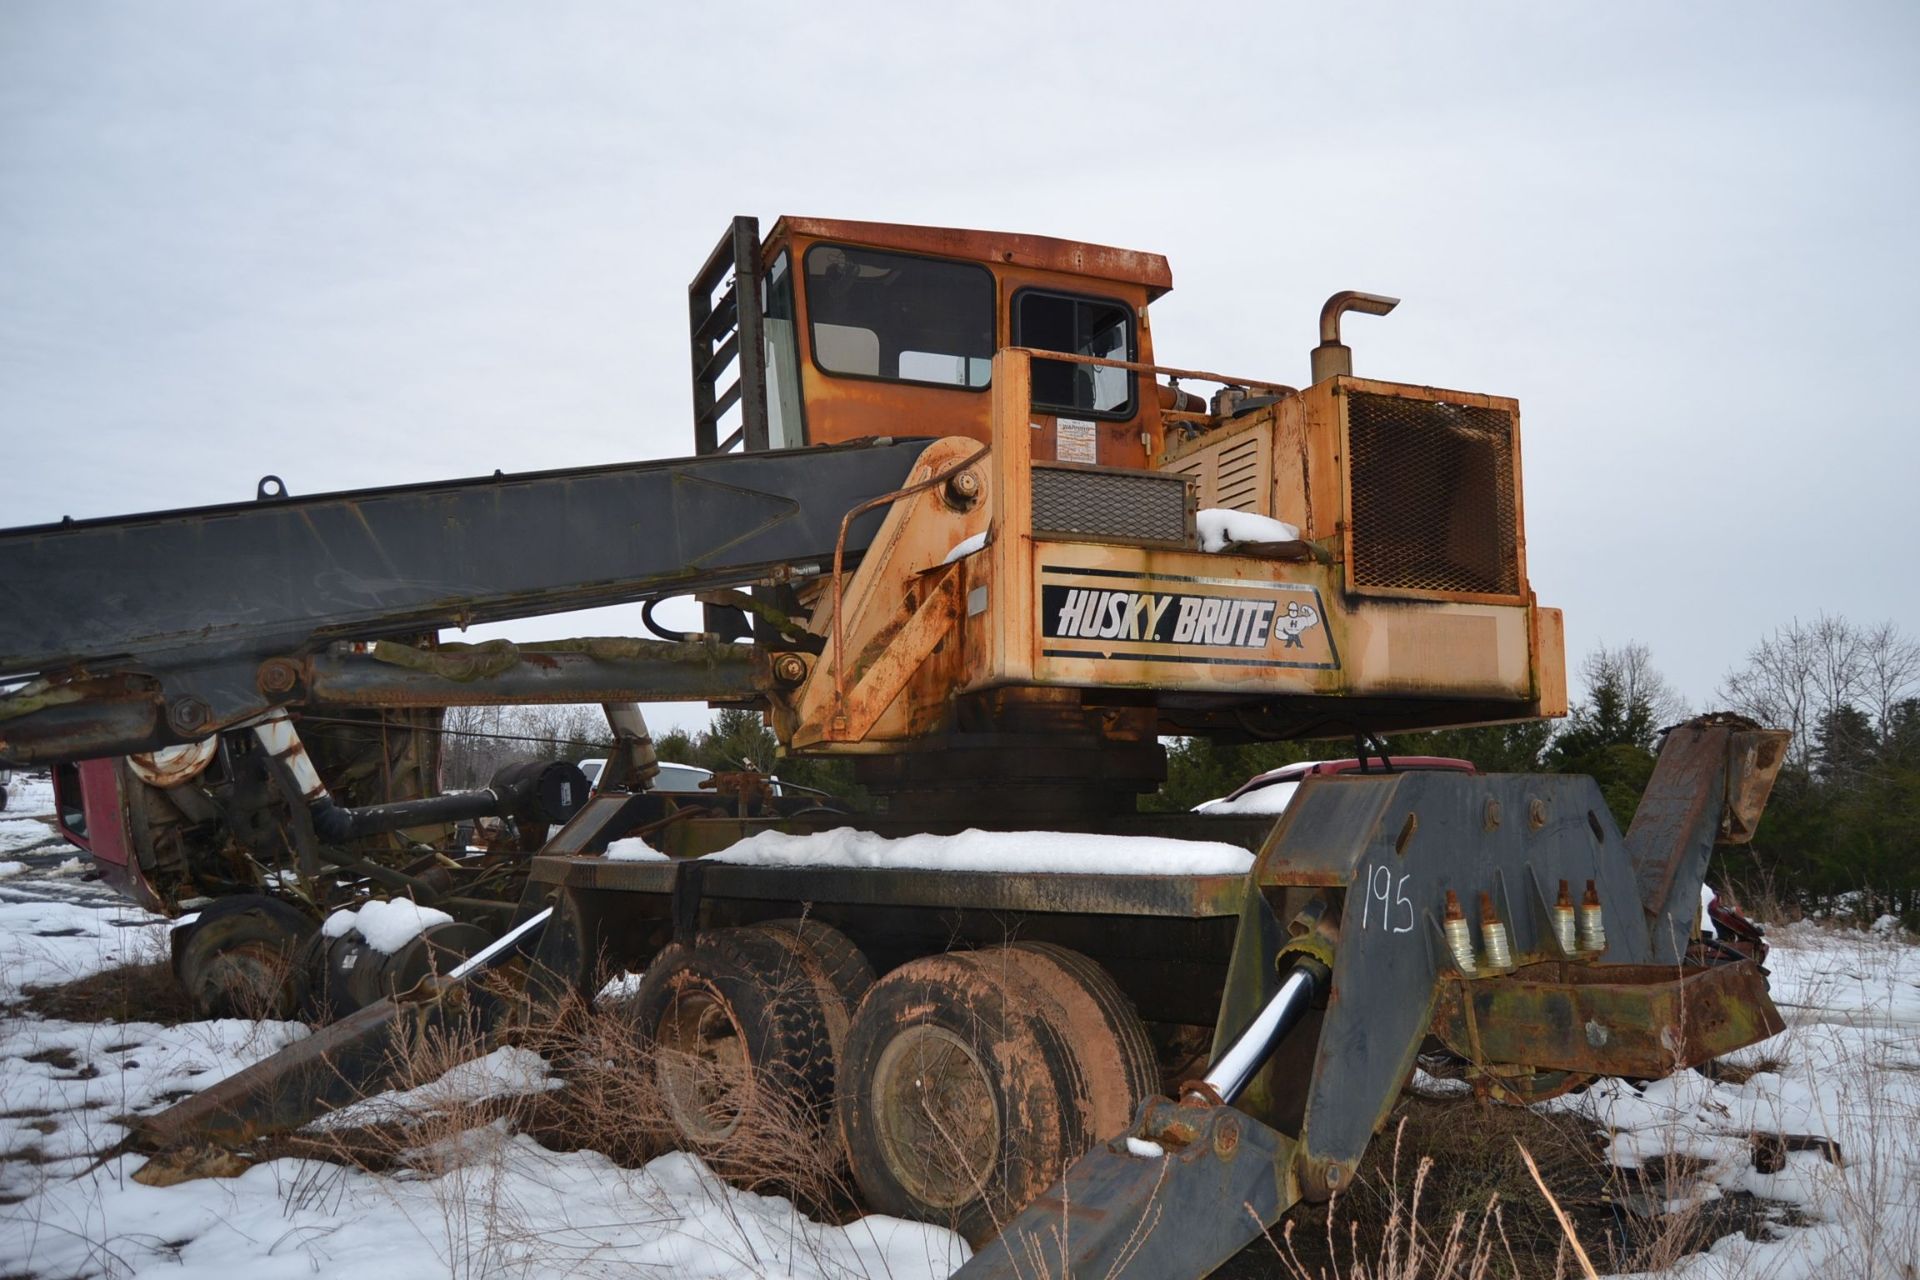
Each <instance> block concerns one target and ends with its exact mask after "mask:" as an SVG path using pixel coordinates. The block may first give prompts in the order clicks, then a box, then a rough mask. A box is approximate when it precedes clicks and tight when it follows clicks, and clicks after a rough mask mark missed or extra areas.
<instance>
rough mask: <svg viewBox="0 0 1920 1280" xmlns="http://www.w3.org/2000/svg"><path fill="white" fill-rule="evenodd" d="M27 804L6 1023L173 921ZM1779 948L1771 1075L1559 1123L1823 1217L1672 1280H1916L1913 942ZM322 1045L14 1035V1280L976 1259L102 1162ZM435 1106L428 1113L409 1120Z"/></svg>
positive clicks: (1919, 1158)
mask: <svg viewBox="0 0 1920 1280" xmlns="http://www.w3.org/2000/svg"><path fill="white" fill-rule="evenodd" d="M16 797H17V799H16V802H15V804H14V805H13V806H12V807H10V809H9V810H8V812H7V813H6V814H5V815H0V863H4V862H10V861H17V862H23V863H26V864H27V865H26V868H25V869H24V870H22V871H20V872H18V873H14V874H7V875H0V1004H4V1002H6V1001H8V1000H11V999H12V998H14V996H15V995H16V994H17V992H18V989H19V987H20V986H21V985H22V984H25V983H42V982H54V981H61V980H65V979H68V978H72V977H78V976H82V975H84V974H86V973H90V972H95V971H98V970H100V969H103V968H107V967H110V966H112V965H115V964H119V963H122V962H125V961H127V960H142V959H152V958H158V957H159V956H162V955H164V946H165V924H164V922H162V921H159V920H158V919H157V918H155V917H152V916H149V915H147V914H146V913H144V912H141V911H139V910H137V909H133V908H130V907H127V906H126V905H124V904H123V903H121V902H120V901H119V900H118V899H116V898H115V897H114V896H113V895H111V894H109V893H107V892H105V891H104V890H103V889H101V888H100V887H99V886H98V885H97V884H93V883H89V882H87V881H85V880H83V879H82V878H81V873H82V871H83V870H84V868H82V867H79V866H77V865H71V864H70V862H69V857H70V853H71V851H70V850H68V849H67V848H66V847H65V846H64V845H61V844H59V843H58V841H57V838H54V837H52V835H51V828H50V825H49V823H48V821H47V819H48V816H49V814H48V811H49V810H50V808H51V795H50V793H49V792H47V791H46V789H45V787H44V784H35V783H32V782H28V783H26V784H25V785H24V786H21V787H20V788H18V790H17V791H16ZM1773 941H1774V943H1775V951H1774V956H1773V968H1774V983H1775V991H1776V994H1777V997H1778V999H1779V1001H1780V1003H1781V1006H1782V1009H1783V1011H1784V1013H1785V1014H1786V1016H1787V1019H1788V1022H1789V1024H1790V1025H1789V1029H1788V1030H1787V1032H1786V1033H1785V1034H1784V1035H1782V1036H1780V1037H1777V1038H1775V1039H1774V1040H1772V1041H1769V1042H1768V1043H1766V1044H1764V1045H1759V1046H1756V1047H1755V1048H1753V1049H1750V1050H1748V1051H1746V1052H1745V1053H1743V1054H1741V1055H1739V1060H1740V1061H1742V1062H1744V1063H1746V1064H1748V1065H1758V1064H1762V1063H1777V1064H1778V1068H1777V1070H1768V1071H1763V1072H1760V1073H1758V1074H1755V1075H1753V1076H1752V1077H1751V1078H1749V1079H1747V1080H1745V1081H1744V1082H1743V1083H1739V1084H1732V1083H1727V1082H1725V1081H1722V1082H1714V1081H1709V1080H1708V1079H1706V1078H1705V1077H1703V1076H1700V1075H1698V1074H1696V1073H1692V1072H1688V1073H1683V1074H1682V1075H1680V1076H1677V1077H1675V1078H1674V1079H1672V1080H1669V1081H1662V1082H1658V1083H1655V1084H1652V1085H1650V1086H1648V1087H1646V1088H1645V1089H1643V1090H1635V1089H1633V1088H1631V1087H1629V1086H1626V1085H1624V1084H1616V1083H1609V1084H1606V1085H1603V1086H1601V1087H1598V1088H1596V1089H1594V1090H1592V1091H1590V1092H1589V1093H1587V1094H1585V1095H1581V1096H1577V1097H1574V1098H1570V1099H1566V1100H1562V1101H1561V1102H1560V1103H1557V1104H1551V1105H1561V1106H1575V1107H1579V1108H1582V1109H1583V1110H1585V1111H1587V1112H1589V1113H1590V1114H1592V1115H1593V1116H1594V1117H1595V1118H1596V1120H1597V1121H1599V1122H1600V1123H1602V1124H1604V1125H1606V1126H1608V1127H1609V1128H1610V1129H1611V1130H1612V1131H1613V1132H1614V1138H1613V1145H1614V1154H1615V1158H1616V1160H1617V1161H1619V1162H1620V1163H1622V1164H1628V1165H1631V1164H1634V1163H1636V1162H1645V1161H1648V1160H1651V1159H1654V1158H1655V1157H1662V1156H1671V1155H1675V1154H1684V1155H1687V1156H1691V1157H1694V1158H1695V1159H1697V1160H1699V1161H1701V1162H1703V1167H1704V1170H1705V1174H1704V1180H1703V1182H1702V1183H1701V1184H1700V1185H1698V1186H1696V1187H1693V1188H1691V1189H1682V1190H1680V1191H1676V1193H1675V1194H1676V1195H1677V1196H1680V1197H1682V1198H1684V1197H1687V1196H1691V1197H1693V1198H1695V1199H1700V1200H1706V1199H1711V1198H1714V1197H1719V1196H1725V1195H1728V1194H1731V1193H1737V1192H1746V1193H1750V1194H1752V1195H1756V1196H1759V1197H1761V1198H1763V1199H1764V1200H1767V1201H1778V1202H1781V1204H1782V1205H1783V1206H1793V1207H1794V1208H1795V1209H1796V1210H1797V1212H1798V1213H1799V1214H1801V1215H1803V1216H1804V1217H1805V1218H1806V1219H1807V1220H1809V1225H1805V1226H1796V1227H1782V1228H1780V1229H1779V1230H1778V1233H1777V1238H1775V1239H1773V1240H1770V1241H1767V1242H1763V1243H1754V1242H1750V1241H1747V1240H1745V1239H1744V1238H1742V1237H1740V1236H1732V1237H1729V1238H1727V1239H1724V1240H1721V1241H1720V1242H1719V1243H1718V1244H1716V1245H1715V1246H1714V1247H1713V1249H1712V1250H1711V1251H1710V1252H1709V1253H1706V1254H1699V1255H1695V1256H1693V1257H1690V1258H1688V1259H1685V1260H1683V1261H1682V1262H1681V1263H1680V1264H1679V1265H1678V1266H1677V1267H1676V1268H1675V1269H1674V1270H1672V1271H1670V1272H1668V1273H1665V1274H1669V1275H1678V1276H1683V1277H1686V1280H1718V1278H1720V1277H1726V1278H1728V1280H1731V1278H1732V1277H1736V1276H1738V1277H1749V1276H1757V1277H1779V1278H1780V1280H1799V1278H1801V1277H1812V1276H1821V1277H1832V1276H1850V1277H1851V1276H1860V1277H1868V1278H1870V1280H1881V1278H1882V1277H1884V1278H1885V1280H1912V1277H1914V1276H1915V1274H1916V1272H1915V1271H1914V1270H1913V1265H1914V1260H1915V1259H1916V1258H1920V1208H1916V1199H1917V1198H1920V947H1916V946H1914V945H1911V944H1910V943H1908V942H1905V941H1902V940H1900V939H1898V938H1896V937H1895V936H1893V934H1892V933H1891V932H1890V931H1889V932H1883V933H1882V934H1879V935H1874V934H1862V933H1852V932H1838V931H1826V930H1821V929H1818V928H1815V927H1813V926H1808V925H1801V926H1794V927H1791V928H1786V929H1781V930H1776V931H1775V932H1774V933H1773ZM304 1033H305V1032H304V1028H301V1027H299V1026H297V1025H295V1024H289V1023H247V1022H211V1023H187V1024H184V1025H181V1026H177V1027H171V1028H168V1027H160V1026H155V1025H151V1024H142V1023H113V1022H101V1023H72V1022H60V1021H53V1020H46V1019H40V1018H35V1017H31V1016H27V1015H23V1014H17V1013H16V1014H13V1015H10V1016H6V1017H4V1018H0V1276H7V1277H12V1276H15V1275H21V1276H26V1275H31V1276H44V1277H65V1276H115V1277H119V1276H155V1277H170V1278H171V1277H182V1278H187V1280H190V1278H191V1277H195V1276H210V1277H211V1276H220V1277H231V1276H235V1275H244V1276H245V1277H247V1280H270V1278H271V1277H278V1276H287V1277H293V1276H311V1275H335V1274H338V1275H351V1276H353V1277H355V1280H380V1278H382V1277H387V1276H393V1277H396V1278H399V1277H404V1278H405V1280H414V1278H416V1277H423V1276H434V1275H447V1276H453V1277H468V1276H482V1275H512V1276H516V1277H518V1276H526V1277H545V1276H555V1277H558V1276H602V1275H605V1276H614V1275H620V1276H632V1275H640V1276H660V1277H667V1276H674V1277H727V1278H728V1280H737V1278H740V1277H749V1276H800V1277H816V1276H817V1277H834V1278H836V1280H838V1278H841V1277H861V1278H862V1280H878V1278H880V1277H891V1278H892V1280H936V1278H937V1277H942V1276H945V1275H947V1274H948V1273H949V1272H950V1271H951V1270H952V1269H953V1268H954V1267H956V1266H957V1265H958V1264H959V1263H960V1262H961V1261H963V1260H964V1259H965V1258H966V1256H967V1249H966V1245H965V1244H964V1243H962V1242H961V1241H960V1240H959V1239H958V1238H957V1237H954V1236H952V1235H951V1234H949V1233H947V1232H944V1231H940V1230H937V1229H934V1228H928V1227H922V1226H919V1225H916V1224H911V1223H904V1222H900V1221H897V1220H894V1219H888V1218H880V1217H870V1218H866V1219H862V1220H860V1221H858V1222H855V1223H853V1224H851V1225H849V1226H846V1227H832V1226H825V1225H821V1224H817V1223H813V1222H810V1221H808V1220H807V1219H806V1218H805V1217H803V1216H802V1215H801V1214H800V1213H798V1212H797V1211H796V1210H795V1209H794V1207H793V1206H792V1205H791V1204H790V1203H789V1202H788V1201H786V1200H783V1199H779V1198H775V1197H766V1196H756V1195H750V1194H746V1193H742V1192H738V1191H735V1190H732V1189H730V1188H728V1187H727V1186H725V1185H724V1184H723V1183H721V1182H720V1181H719V1180H717V1179H716V1178H714V1177H713V1175H712V1174H711V1173H709V1172H708V1171H707V1170H706V1168H705V1167H704V1166H702V1165H701V1164H700V1162H699V1161H698V1160H697V1159H694V1158H693V1157H690V1156H685V1155H669V1156H664V1157H661V1158H660V1159H657V1160H655V1161H653V1162H652V1163H650V1164H648V1165H647V1166H646V1167H645V1168H642V1169H623V1168H621V1167H619V1166H617V1165H615V1164H613V1163H611V1162H610V1161H608V1160H606V1159H604V1158H603V1157H601V1156H599V1155H597V1154H594V1153H591V1152H576V1153H571V1154H557V1153H555V1152H552V1151H549V1150H546V1149H544V1148H542V1147H540V1146H539V1145H537V1144H536V1143H534V1142H533V1141H531V1140H530V1139H528V1138H525V1137H522V1136H517V1135H514V1134H510V1133H507V1132H504V1131H502V1130H499V1129H487V1130H481V1131H479V1132H477V1133H470V1134H468V1135H467V1137H466V1138H465V1140H464V1141H463V1144H462V1147H461V1154H460V1156H459V1158H457V1159H450V1160H447V1161H445V1164H446V1165H447V1166H449V1167H447V1168H446V1171H445V1172H441V1173H438V1174H437V1175H430V1174H427V1173H423V1172H419V1171H409V1172H406V1173H401V1174H389V1175H375V1174H369V1173H364V1172H361V1171H359V1170H355V1169H350V1168H347V1167H344V1166H340V1165H334V1164H328V1163H322V1162H318V1161H296V1160H278V1161H274V1162H271V1163H268V1164H263V1165H259V1166H256V1167H254V1168H252V1169H249V1170H247V1171H246V1172H245V1173H244V1174H242V1175H240V1176H239V1177H234V1178H210V1179H203V1180H200V1181H194V1182H188V1183H183V1184H180V1185H177V1186H172V1187H165V1188H159V1187H149V1186H144V1185H141V1184H139V1183H135V1182H134V1181H132V1179H131V1176H130V1175H131V1174H132V1172H133V1171H134V1170H135V1169H136V1168H138V1167H139V1165H140V1163H141V1162H140V1160H139V1158H137V1157H116V1158H112V1159H108V1160H106V1161H105V1162H103V1163H100V1164H99V1165H98V1167H93V1164H94V1160H95V1158H96V1154H95V1153H100V1152H104V1151H106V1150H108V1149H109V1148H111V1147H112V1146H113V1144H114V1143H115V1142H117V1141H118V1140H119V1139H120V1138H121V1137H122V1136H123V1135H124V1133H125V1129H124V1128H123V1126H122V1125H121V1124H119V1123H117V1120H116V1118H117V1117H122V1116H127V1115H132V1114H139V1113H142V1112H148V1111H152V1110H156V1109H158V1108H159V1107H161V1106H164V1105H165V1104H166V1103H167V1102H168V1101H170V1100H171V1099H172V1098H174V1097H177V1096H179V1094H180V1093H181V1092H182V1091H185V1090H190V1089H195V1088H199V1087H203V1086H204V1085H206V1084H209V1083H211V1082H213V1081H214V1080H217V1079H219V1078H221V1077H222V1076H224V1075H226V1074H228V1073H230V1072H232V1071H235V1070H238V1069H239V1068H240V1067H241V1066H243V1065H245V1064H246V1063H248V1062H251V1061H254V1060H256V1059H258V1058H260V1057H262V1056H264V1055H266V1054H267V1053H270V1052H272V1051H273V1050H274V1049H276V1048H277V1047H279V1046H280V1045H282V1044H284V1043H287V1042H288V1041H289V1040H290V1039H292V1038H294V1037H296V1036H299V1035H302V1034H304ZM530 1057H531V1055H526V1054H524V1053H522V1052H521V1051H502V1053H501V1054H496V1055H495V1057H494V1059H492V1060H490V1061H489V1062H488V1063H486V1064H482V1065H479V1066H477V1067H476V1068H475V1069H472V1070H464V1071H462V1072H459V1073H457V1074H455V1075H453V1076H451V1077H450V1078H449V1080H448V1081H446V1082H443V1084H444V1085H445V1086H446V1087H447V1088H449V1089H451V1090H453V1092H455V1093H457V1094H459V1095H461V1096H467V1097H472V1096H481V1095H484V1094H486V1093H489V1092H496V1091H498V1090H499V1089H500V1088H501V1087H502V1082H503V1081H506V1082H509V1084H510V1085H511V1087H516V1088H525V1089H546V1088H551V1087H552V1081H551V1080H550V1079H549V1078H547V1076H546V1074H545V1072H544V1070H543V1068H542V1067H541V1066H540V1064H539V1063H538V1061H537V1060H534V1061H531V1062H530V1061H528V1059H529V1058H530ZM421 1102H422V1099H421V1097H420V1096H419V1095H417V1094H416V1095H410V1096H408V1097H407V1098H405V1099H403V1100H401V1103H400V1105H403V1106H417V1105H421ZM390 1105H391V1104H390ZM1756 1131H1758V1132H1763V1133H1764V1132H1776V1131H1777V1132H1786V1133H1791V1134H1798V1135H1811V1136H1818V1137H1822V1138H1827V1139H1831V1140H1833V1141H1834V1142H1835V1143H1837V1144H1838V1147H1839V1151H1840V1154H1841V1156H1842V1163H1840V1164H1838V1165H1835V1164H1833V1163H1830V1162H1829V1161H1828V1160H1827V1159H1826V1158H1825V1157H1824V1156H1823V1155H1822V1154H1821V1153H1820V1152H1818V1151H1816V1150H1793V1151H1788V1152H1787V1153H1786V1154H1785V1161H1784V1166H1783V1167H1781V1168H1780V1169H1778V1171H1776V1172H1771V1173H1762V1172H1759V1171H1757V1170H1756V1169H1755V1167H1754V1161H1753V1159H1752V1144H1751V1142H1750V1140H1749V1135H1750V1134H1752V1133H1754V1132H1756ZM1593 1243H1595V1242H1589V1244H1590V1245H1592V1244H1593ZM1596 1252H1598V1251H1597V1250H1596ZM1601 1256H1604V1254H1602V1255H1601Z"/></svg>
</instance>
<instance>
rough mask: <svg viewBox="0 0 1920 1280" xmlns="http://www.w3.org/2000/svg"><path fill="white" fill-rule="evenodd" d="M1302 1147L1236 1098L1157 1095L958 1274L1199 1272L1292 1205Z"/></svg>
mask: <svg viewBox="0 0 1920 1280" xmlns="http://www.w3.org/2000/svg"><path fill="white" fill-rule="evenodd" d="M1148 1135H1151V1136H1148ZM1293 1149H1294V1142H1293V1139H1291V1138H1288V1137H1286V1136H1285V1135H1283V1134H1280V1133H1277V1132H1275V1131H1274V1130H1272V1129H1269V1128H1268V1127H1267V1126H1266V1125H1263V1124H1261V1123H1260V1122H1259V1121H1257V1120H1255V1119H1253V1118H1252V1117H1251V1116H1248V1115H1246V1114H1245V1113H1244V1112H1241V1111H1236V1110H1235V1109H1234V1108H1232V1107H1216V1106H1208V1105H1205V1104H1198V1103H1173V1102H1168V1101H1167V1100H1166V1099H1164V1098H1152V1099H1149V1100H1148V1101H1147V1102H1146V1103H1145V1104H1143V1105H1142V1106H1141V1109H1140V1114H1139V1115H1138V1116H1136V1117H1135V1119H1134V1124H1133V1128H1132V1130H1131V1132H1130V1133H1129V1134H1128V1135H1127V1136H1126V1137H1121V1138H1116V1139H1114V1140H1113V1141H1112V1142H1109V1143H1105V1144H1103V1145H1101V1146H1098V1147H1095V1148H1094V1149H1093V1150H1092V1151H1089V1152H1088V1153H1087V1154H1086V1155H1084V1156H1082V1157H1080V1159H1078V1160H1076V1161H1075V1162H1074V1164H1073V1166H1072V1167H1071V1168H1070V1169H1068V1170H1067V1175H1066V1177H1065V1178H1064V1179H1062V1180H1061V1181H1060V1182H1058V1183H1056V1184H1055V1185H1054V1186H1053V1187H1052V1188H1051V1189H1049V1190H1048V1191H1047V1192H1046V1193H1045V1194H1044V1195H1042V1196H1040V1198H1039V1199H1037V1200H1035V1201H1034V1202H1033V1203H1031V1204H1029V1205H1028V1206H1027V1207H1026V1208H1025V1209H1023V1210H1022V1211H1021V1212H1020V1214H1019V1216H1018V1217H1016V1218H1015V1219H1014V1220H1013V1221H1012V1222H1011V1223H1009V1224H1007V1227H1006V1229H1005V1230H1003V1231H1002V1232H1001V1233H1000V1234H999V1235H998V1236H997V1237H995V1238H994V1239H993V1241H991V1242H990V1243H989V1244H987V1245H986V1246H985V1247H984V1248H983V1249H981V1250H980V1252H979V1253H977V1254H975V1255H974V1256H973V1259H972V1261H970V1262H968V1263H967V1264H966V1265H965V1266H963V1267H961V1268H960V1270H959V1271H957V1272H955V1273H954V1280H990V1278H991V1280H1016V1277H1017V1278H1018V1280H1035V1278H1036V1277H1046V1278H1049V1280H1066V1277H1069V1276H1104V1277H1109V1280H1112V1278H1115V1277H1132V1278H1133V1280H1182V1278H1183V1277H1194V1278H1195V1280H1197V1278H1198V1277H1200V1276H1204V1275H1206V1274H1208V1273H1209V1272H1211V1271H1212V1270H1213V1269H1214V1268H1215V1267H1218V1266H1219V1265H1220V1264H1221V1263H1223V1262H1225V1261H1226V1260H1227V1259H1228V1258H1231V1257H1232V1256H1233V1255H1234V1254H1236V1253H1238V1252H1239V1251H1240V1250H1241V1249H1242V1248H1244V1247H1245V1246H1246V1245H1247V1244H1248V1243H1249V1242H1251V1241H1252V1240H1254V1239H1255V1238H1257V1237H1258V1236H1259V1235H1260V1233H1261V1232H1262V1231H1263V1230H1265V1229H1266V1228H1267V1227H1269V1226H1272V1225H1273V1224H1274V1223H1275V1222H1277V1221H1279V1219H1280V1215H1281V1214H1283V1213H1285V1212H1286V1211H1287V1209H1288V1208H1289V1207H1291V1206H1292V1204H1293V1202H1294V1200H1295V1199H1296V1198H1297V1197H1296V1196H1294V1195H1293V1194H1292V1193H1291V1192H1290V1190H1289V1189H1288V1183H1287V1176H1286V1170H1287V1166H1288V1164H1289V1163H1290V1162H1291V1160H1292V1159H1293ZM1156 1150H1157V1151H1158V1152H1159V1153H1160V1154H1154V1152H1155V1151H1156ZM1137 1151H1141V1152H1145V1154H1136V1152H1137Z"/></svg>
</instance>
